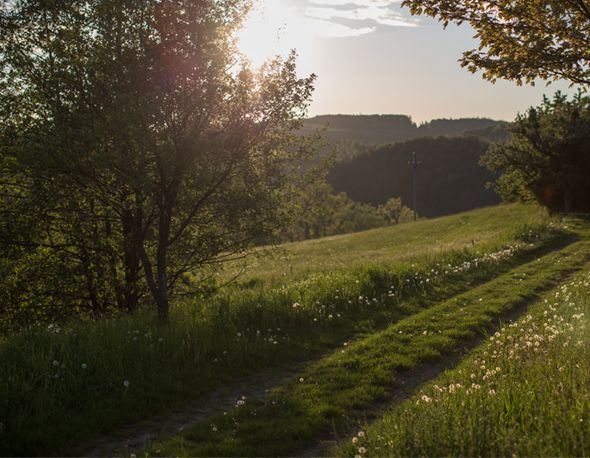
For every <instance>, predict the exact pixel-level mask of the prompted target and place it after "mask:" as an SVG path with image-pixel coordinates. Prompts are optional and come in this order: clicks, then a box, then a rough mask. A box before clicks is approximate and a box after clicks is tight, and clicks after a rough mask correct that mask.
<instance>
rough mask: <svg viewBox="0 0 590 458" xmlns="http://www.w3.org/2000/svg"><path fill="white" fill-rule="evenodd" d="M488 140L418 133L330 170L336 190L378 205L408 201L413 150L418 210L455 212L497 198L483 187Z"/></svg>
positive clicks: (426, 213) (433, 214)
mask: <svg viewBox="0 0 590 458" xmlns="http://www.w3.org/2000/svg"><path fill="white" fill-rule="evenodd" d="M488 146H489V144H488V143H487V142H483V141H481V140H479V139H477V138H436V139H434V138H422V139H417V140H410V141H408V142H404V143H398V144H395V145H390V146H384V147H381V148H377V149H375V150H373V151H371V152H369V153H367V154H364V155H360V156H357V157H355V158H354V159H352V160H350V161H347V162H341V163H338V164H336V165H335V166H334V168H333V169H332V171H331V172H330V174H329V177H328V179H329V182H330V183H331V184H332V186H333V187H334V189H335V191H336V192H346V193H347V194H348V195H349V196H350V198H351V199H353V200H355V201H358V202H364V203H371V204H373V205H382V204H384V203H385V202H386V201H387V200H388V199H390V198H392V197H400V198H401V200H402V202H403V203H404V204H406V205H407V203H409V202H412V173H411V167H410V165H409V164H408V162H409V161H410V160H411V157H412V156H411V153H412V152H415V153H416V155H417V157H418V160H419V161H420V165H419V167H418V172H417V176H418V186H417V211H418V214H419V215H420V216H424V217H427V218H430V217H436V216H442V215H448V214H452V213H459V212H461V211H465V210H471V209H474V208H478V207H484V206H487V205H494V204H496V203H498V202H499V200H500V199H499V198H498V196H497V195H495V193H494V192H493V191H491V190H489V189H486V183H487V182H488V181H491V180H493V179H494V175H493V174H492V173H490V172H489V171H487V170H486V169H485V167H482V166H481V165H480V164H479V160H480V158H481V156H482V155H483V154H484V153H485V152H486V150H487V148H488Z"/></svg>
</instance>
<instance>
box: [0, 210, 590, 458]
mask: <svg viewBox="0 0 590 458" xmlns="http://www.w3.org/2000/svg"><path fill="white" fill-rule="evenodd" d="M589 232H590V225H589V224H588V222H586V221H585V220H583V219H579V218H578V219H570V220H569V221H565V222H564V223H559V222H557V221H552V220H551V219H550V218H549V217H547V216H546V214H544V213H543V212H542V211H541V210H539V209H538V208H537V207H532V206H520V205H507V206H501V207H495V208H489V209H483V210H478V211H475V212H470V213H466V214H462V215H456V216H451V217H447V218H440V219H436V220H432V221H421V222H419V223H417V224H415V225H411V224H409V225H402V226H398V227H390V228H385V229H378V230H373V231H368V232H365V233H359V234H351V235H349V236H338V237H333V238H329V239H326V240H318V241H312V242H303V243H299V244H288V245H286V246H284V247H281V250H280V251H276V252H275V256H274V257H273V258H272V259H268V258H266V259H265V258H262V257H260V256H253V257H251V258H249V260H248V262H249V263H251V264H250V267H249V268H248V269H247V271H246V272H245V273H244V275H243V276H242V277H241V278H240V279H239V280H238V282H237V284H235V285H233V286H230V287H228V288H225V289H223V290H220V291H219V292H218V293H217V294H216V295H214V296H212V297H209V298H207V299H202V298H201V299H189V298H185V299H182V300H181V301H178V302H177V303H176V304H175V306H174V309H173V314H172V318H171V323H170V324H169V325H167V326H162V325H158V324H157V323H156V321H155V319H154V317H152V316H151V315H149V314H145V313H140V314H137V315H135V316H131V317H124V318H116V319H111V320H108V321H101V322H70V323H52V324H49V325H47V324H43V325H37V326H32V327H31V328H29V329H26V330H22V331H19V332H14V333H11V334H7V335H4V336H2V337H1V338H0V362H1V363H0V454H2V455H69V454H73V455H80V454H83V453H85V451H86V450H87V449H86V448H85V447H86V446H87V444H88V443H89V442H91V441H92V440H93V439H96V438H98V437H100V436H103V435H108V434H110V433H112V432H113V431H116V430H117V429H118V428H119V427H121V426H123V425H125V424H128V423H132V422H134V421H137V420H140V419H143V418H149V417H151V416H154V415H156V414H161V413H165V412H168V411H170V410H172V409H174V408H179V407H182V406H183V405H186V404H187V403H189V402H198V401H199V400H204V399H207V398H208V396H210V394H211V393H212V392H213V391H214V390H215V389H216V388H217V387H219V386H222V385H226V384H228V383H237V384H239V383H240V381H241V380H247V378H248V376H249V375H251V374H254V373H257V372H259V371H260V370H262V369H265V368H272V367H275V368H280V367H289V366H292V365H293V364H295V363H301V362H305V364H304V365H303V366H302V369H301V373H300V374H298V376H297V377H294V378H293V380H291V381H289V382H287V383H282V384H280V385H279V386H277V387H276V388H275V389H274V390H272V391H271V393H270V394H269V395H268V396H267V397H264V398H261V399H248V400H242V399H236V402H235V405H231V406H219V413H218V415H214V416H213V417H211V418H208V419H206V420H205V421H202V422H197V423H196V424H193V425H190V427H188V428H186V429H185V430H184V431H183V432H182V433H181V434H179V435H177V436H174V437H162V438H160V439H159V440H157V441H156V442H154V443H153V444H151V445H150V446H149V447H148V448H147V449H146V450H143V451H141V450H118V453H117V454H120V453H131V452H134V453H148V454H153V455H175V456H176V455H186V456H191V455H202V456H213V455H215V456H229V455H234V456H254V455H259V456H261V455H266V456H268V455H293V454H299V453H303V452H304V451H305V450H306V448H307V447H310V446H312V445H313V444H314V443H316V442H317V441H318V440H324V439H325V440H326V444H328V445H329V446H328V445H327V446H326V447H324V448H322V449H321V450H322V451H327V450H328V448H329V447H331V446H333V445H334V443H335V441H337V440H338V439H339V438H345V439H346V442H347V443H348V442H350V437H349V436H348V434H349V433H350V432H351V431H353V430H355V431H356V430H358V428H359V425H360V424H364V423H363V422H364V421H366V419H367V416H368V415H370V414H371V412H373V411H374V410H375V406H376V405H387V404H388V403H390V402H392V400H393V398H395V392H396V389H397V388H396V380H402V379H404V378H410V379H411V378H412V374H413V372H412V371H418V370H420V368H422V367H424V366H427V365H428V364H433V363H437V364H438V363H439V362H441V361H443V362H444V361H445V360H446V359H448V358H451V357H454V356H453V355H457V354H462V353H461V352H463V351H465V348H467V347H469V345H472V344H473V341H474V339H477V338H479V337H480V336H482V335H485V334H486V333H488V332H495V329H496V328H497V327H498V324H499V322H500V321H501V320H502V319H503V318H504V317H506V316H507V315H510V314H511V313H516V312H518V311H519V310H521V309H522V308H523V307H526V306H527V305H528V304H529V303H530V302H532V301H535V300H537V298H538V297H539V295H540V294H543V293H544V291H547V290H549V289H552V288H557V287H559V285H560V282H561V281H562V280H565V279H566V278H568V276H569V275H571V274H572V273H573V272H575V271H577V270H579V269H581V268H582V267H583V266H584V265H586V263H587V262H588V260H589V259H588V255H589V253H590V247H589V243H590V242H589V241H588V234H589ZM241 268H242V267H240V266H238V265H237V264H236V265H233V266H231V268H230V271H229V272H227V273H226V275H227V276H228V278H229V277H231V276H232V275H234V274H235V272H236V269H241ZM577 313H581V312H577ZM277 383H279V381H277ZM429 396H430V395H429ZM586 399H587V397H586ZM586 402H587V401H586ZM586 405H587V404H586ZM416 415H418V413H416ZM424 415H426V414H425V413H424ZM432 421H436V420H435V418H434V419H433V420H432ZM490 421H491V420H490ZM425 424H426V423H425ZM212 425H213V426H212ZM372 427H373V426H371V428H372ZM374 427H375V428H379V426H377V425H375V426H374ZM363 429H365V428H364V427H363ZM369 430H370V429H368V430H367V431H369ZM425 431H426V430H425ZM379 434H380V435H381V436H383V437H385V436H384V435H383V433H379ZM392 434H393V433H392ZM424 434H426V432H425V433H424ZM449 434H450V433H449ZM367 436H369V433H368V432H367ZM370 437H373V436H372V435H371V436H370ZM397 437H398V436H395V437H394V436H393V435H392V436H391V439H388V440H393V441H396V440H398V439H397ZM400 440H401V439H400ZM585 440H586V444H587V442H588V439H587V436H586V439H585ZM371 443H372V442H371ZM367 445H368V442H367ZM367 445H364V446H363V447H365V451H366V450H373V452H371V453H374V454H376V455H379V454H380V452H378V451H377V450H384V449H383V448H381V449H376V448H370V447H368V446H367ZM378 446H379V447H383V445H382V444H381V445H378ZM359 448H360V446H359ZM396 450H397V449H396ZM400 450H401V449H400ZM404 450H409V449H404ZM547 450H548V449H547ZM572 450H573V449H572ZM577 450H582V449H577ZM585 450H587V449H585ZM113 453H114V452H113ZM326 453H327V452H326ZM337 453H338V454H341V453H353V455H354V454H357V453H358V450H357V451H355V450H352V449H350V447H348V448H347V447H344V448H341V449H337ZM586 453H587V452H586ZM401 454H414V452H409V451H406V452H403V453H401ZM416 454H429V453H426V452H421V451H418V450H416ZM443 454H444V453H443ZM449 454H454V452H449Z"/></svg>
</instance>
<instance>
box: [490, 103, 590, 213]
mask: <svg viewBox="0 0 590 458" xmlns="http://www.w3.org/2000/svg"><path fill="white" fill-rule="evenodd" d="M511 130H512V140H511V141H510V142H509V143H506V144H498V145H495V146H493V147H492V148H491V149H490V151H489V152H488V153H487V154H486V155H485V156H484V158H483V163H484V164H486V165H487V166H488V167H489V168H491V169H492V170H494V171H498V172H503V173H504V175H503V176H502V177H501V178H500V180H499V182H498V184H497V185H496V187H497V189H498V190H499V192H501V194H502V195H503V196H504V198H505V199H506V200H515V199H527V198H529V197H532V198H534V199H536V200H537V201H538V202H540V203H541V204H543V205H545V206H546V207H547V208H549V209H550V210H552V211H572V210H573V211H582V212H588V211H590V185H589V183H588V175H589V174H590V154H588V148H589V147H590V98H588V97H584V96H582V94H581V93H578V94H577V95H576V96H575V97H574V98H573V99H572V100H568V98H567V96H565V95H563V94H561V93H559V92H558V93H556V94H555V96H554V97H553V98H552V99H549V98H547V97H545V98H544V100H543V103H542V104H541V105H540V106H539V107H531V108H530V109H529V110H528V112H527V113H526V114H523V115H519V116H518V117H517V119H516V121H515V123H514V124H513V126H512V128H511Z"/></svg>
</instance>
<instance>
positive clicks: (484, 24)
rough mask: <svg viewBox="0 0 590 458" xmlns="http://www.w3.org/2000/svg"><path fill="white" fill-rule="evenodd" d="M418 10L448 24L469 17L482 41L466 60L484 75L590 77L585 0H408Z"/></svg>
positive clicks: (587, 80)
mask: <svg viewBox="0 0 590 458" xmlns="http://www.w3.org/2000/svg"><path fill="white" fill-rule="evenodd" d="M402 4H403V5H405V6H407V7H409V8H410V10H411V12H412V13H413V14H427V15H429V16H432V17H437V18H438V19H439V20H440V21H441V22H442V23H443V24H444V25H445V27H446V26H447V25H448V24H449V23H451V22H455V23H459V24H460V23H462V22H467V23H469V24H470V25H471V27H473V29H475V31H476V34H477V38H478V39H479V42H480V45H479V48H478V49H476V50H471V51H467V52H465V53H464V54H463V58H462V61H461V62H462V65H463V66H464V67H467V68H468V69H469V70H470V71H472V72H476V71H478V70H483V76H484V78H486V79H488V80H490V81H495V80H496V78H504V79H509V80H513V81H516V82H517V83H519V84H522V83H523V82H526V83H533V82H534V80H535V79H536V78H542V79H566V80H569V81H571V82H573V83H579V84H588V83H590V66H589V65H588V61H589V59H590V55H589V54H588V44H589V41H590V36H589V34H588V28H589V27H590V7H589V5H588V3H587V2H586V1H585V0H567V1H562V0H535V1H530V0H495V1H485V0H460V1H448V0H404V2H403V3H402Z"/></svg>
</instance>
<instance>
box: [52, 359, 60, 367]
mask: <svg viewBox="0 0 590 458" xmlns="http://www.w3.org/2000/svg"><path fill="white" fill-rule="evenodd" d="M53 365H54V366H55V367H57V366H59V361H58V360H57V359H54V360H53Z"/></svg>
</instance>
